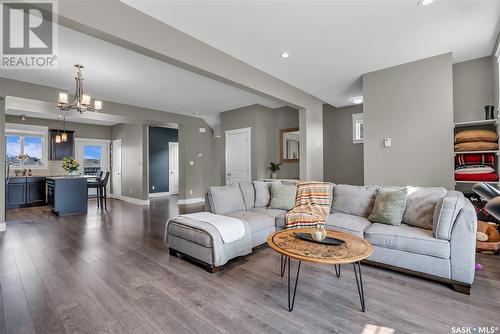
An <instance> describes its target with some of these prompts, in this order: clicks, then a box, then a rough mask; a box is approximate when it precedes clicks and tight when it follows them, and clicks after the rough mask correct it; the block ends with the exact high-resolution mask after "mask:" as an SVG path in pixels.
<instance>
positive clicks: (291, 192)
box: [269, 183, 297, 210]
mask: <svg viewBox="0 0 500 334" xmlns="http://www.w3.org/2000/svg"><path fill="white" fill-rule="evenodd" d="M296 193H297V186H296V185H295V184H279V183H272V184H271V203H270V204H269V207H270V208H273V209H282V210H292V209H293V207H294V206H295V195H296Z"/></svg>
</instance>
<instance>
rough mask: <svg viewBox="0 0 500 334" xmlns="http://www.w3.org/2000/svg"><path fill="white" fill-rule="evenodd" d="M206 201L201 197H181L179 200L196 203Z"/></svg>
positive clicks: (183, 202)
mask: <svg viewBox="0 0 500 334" xmlns="http://www.w3.org/2000/svg"><path fill="white" fill-rule="evenodd" d="M204 202H205V200H204V199H203V198H201V197H195V198H186V199H179V201H178V203H179V204H196V203H204Z"/></svg>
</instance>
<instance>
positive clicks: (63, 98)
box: [57, 92, 68, 104]
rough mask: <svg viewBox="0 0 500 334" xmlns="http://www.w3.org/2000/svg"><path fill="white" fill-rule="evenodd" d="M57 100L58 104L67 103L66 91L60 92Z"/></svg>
mask: <svg viewBox="0 0 500 334" xmlns="http://www.w3.org/2000/svg"><path fill="white" fill-rule="evenodd" d="M57 102H58V103H59V104H68V93H64V92H60V93H59V99H58V100H57Z"/></svg>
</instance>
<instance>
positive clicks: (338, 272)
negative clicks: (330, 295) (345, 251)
mask: <svg viewBox="0 0 500 334" xmlns="http://www.w3.org/2000/svg"><path fill="white" fill-rule="evenodd" d="M333 267H334V268H335V276H337V278H339V277H340V264H334V265H333Z"/></svg>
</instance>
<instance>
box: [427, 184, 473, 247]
mask: <svg viewBox="0 0 500 334" xmlns="http://www.w3.org/2000/svg"><path fill="white" fill-rule="evenodd" d="M464 206H465V197H464V195H463V194H462V193H461V192H459V191H454V190H450V191H448V192H447V194H446V197H444V198H443V199H441V200H440V201H439V202H438V204H437V205H436V208H435V209H434V216H433V227H432V233H433V234H434V236H435V237H436V238H439V239H443V240H450V239H451V230H452V228H453V223H454V222H455V220H456V219H457V216H458V214H459V212H460V210H462V209H463V208H464Z"/></svg>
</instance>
